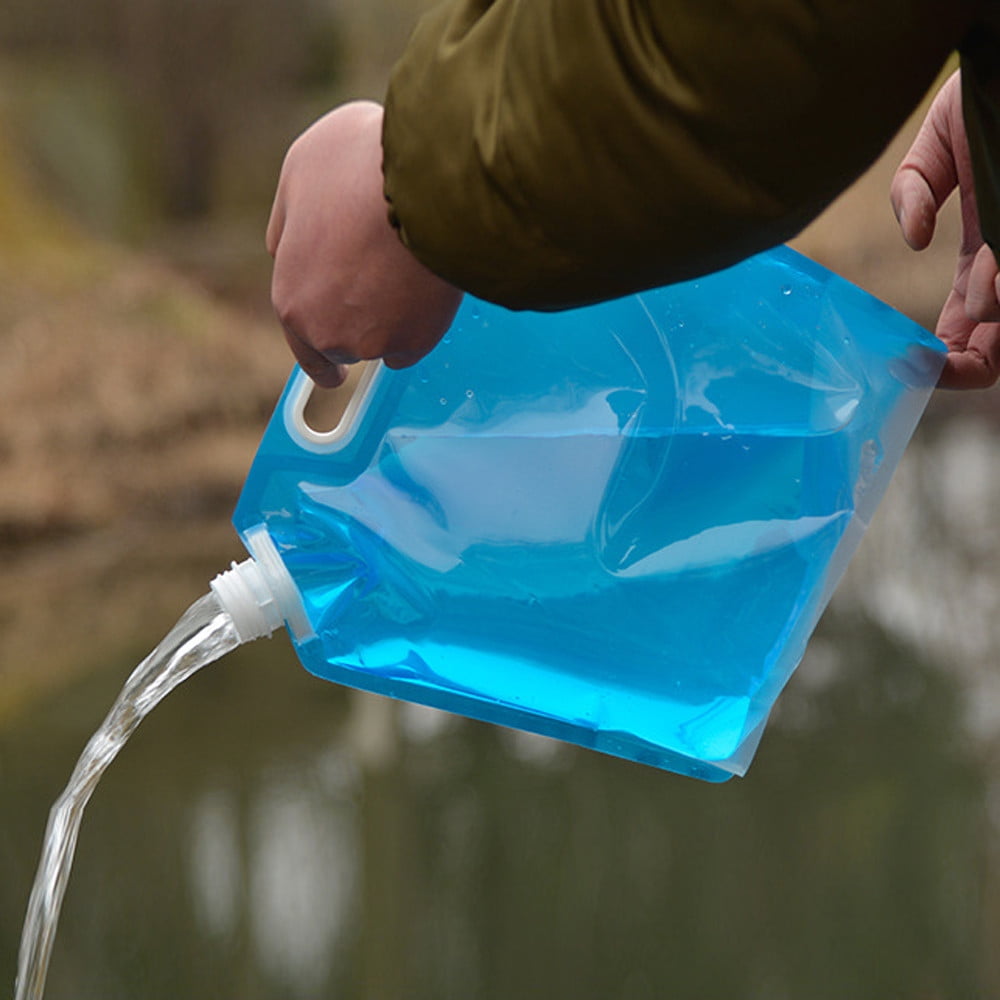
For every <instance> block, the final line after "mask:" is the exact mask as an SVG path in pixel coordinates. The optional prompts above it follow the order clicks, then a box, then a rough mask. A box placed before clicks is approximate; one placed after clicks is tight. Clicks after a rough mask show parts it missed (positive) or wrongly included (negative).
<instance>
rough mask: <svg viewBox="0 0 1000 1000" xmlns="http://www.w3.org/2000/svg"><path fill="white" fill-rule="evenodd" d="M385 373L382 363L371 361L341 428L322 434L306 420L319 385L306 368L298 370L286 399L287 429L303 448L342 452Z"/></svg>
mask: <svg viewBox="0 0 1000 1000" xmlns="http://www.w3.org/2000/svg"><path fill="white" fill-rule="evenodd" d="M385 370H386V369H385V365H383V364H382V362H381V361H369V362H367V363H366V364H365V367H364V371H363V372H362V373H361V378H360V379H359V381H358V384H357V386H356V387H355V390H354V392H353V394H352V395H351V398H350V400H349V401H348V403H347V406H346V408H345V409H344V413H343V416H342V417H341V418H340V420H339V421H338V422H337V426H336V427H334V428H332V429H331V430H328V431H318V430H316V428H315V427H311V426H310V425H309V421H308V420H306V406H307V405H308V403H309V397H310V396H312V393H313V389H314V388H315V383H314V382H313V381H312V379H311V378H309V376H308V375H306V373H305V372H304V371H302V369H298V370H297V371H296V373H295V381H294V382H293V384H292V388H291V389H290V390H289V393H288V397H287V398H286V400H285V411H284V417H285V429H286V430H287V431H288V433H289V435H290V436H291V437H292V439H293V440H295V442H296V443H297V444H298V445H299V446H300V447H302V448H307V449H308V450H309V451H319V452H334V451H338V450H339V449H340V448H342V447H343V446H344V444H346V442H347V441H348V440H349V439H350V435H351V432H352V431H353V429H354V427H355V426H356V424H357V422H358V420H359V419H360V418H361V416H362V414H363V413H364V412H365V410H366V409H367V408H368V403H369V402H370V400H371V397H372V395H373V393H374V387H375V383H376V380H377V379H378V377H379V375H381V374H382V372H383V371H385Z"/></svg>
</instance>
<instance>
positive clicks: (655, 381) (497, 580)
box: [234, 248, 944, 780]
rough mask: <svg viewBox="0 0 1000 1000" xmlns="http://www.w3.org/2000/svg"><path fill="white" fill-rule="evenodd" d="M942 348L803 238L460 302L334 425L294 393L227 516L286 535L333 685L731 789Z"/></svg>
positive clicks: (321, 663) (876, 496)
mask: <svg viewBox="0 0 1000 1000" xmlns="http://www.w3.org/2000/svg"><path fill="white" fill-rule="evenodd" d="M943 357H944V349H943V347H942V346H941V344H940V343H939V342H938V341H937V340H936V339H935V338H933V337H932V336H931V335H930V334H929V333H927V331H925V330H923V329H921V328H920V327H919V326H917V325H916V324H914V323H913V322H911V321H910V320H908V319H906V318H905V317H903V316H902V315H900V314H899V313H897V312H895V311H893V310H892V309H890V308H889V307H888V306H886V305H884V304H883V303H881V302H879V301H878V300H876V299H874V298H872V297H871V296H870V295H868V294H866V293H865V292H863V291H861V290H860V289H858V288H856V287H855V286H853V285H851V284H849V283H848V282H846V281H844V280H843V279H841V278H839V277H837V276H835V275H833V274H831V273H830V272H828V271H826V270H824V269H823V268H821V267H819V266H818V265H816V264H814V263H812V262H810V261H808V260H806V259H805V258H803V257H801V256H800V255H798V254H796V253H794V252H793V251H791V250H789V249H787V248H780V249H778V250H775V251H771V252H768V253H766V254H763V255H760V256H758V257H755V258H752V259H750V260H748V261H746V262H744V263H743V264H740V265H739V266H737V267H734V268H731V269H729V270H726V271H723V272H720V273H718V274H715V275H711V276H709V277H706V278H703V279H700V280H698V281H692V282H688V283H685V284H680V285H675V286H671V287H668V288H664V289H659V290H656V291H652V292H647V293H643V294H640V295H635V296H630V297H628V298H625V299H620V300H616V301H613V302H608V303H603V304H600V305H597V306H590V307H587V308H585V309H579V310H572V311H568V312H563V313H552V314H537V313H514V312H509V311H506V310H504V309H501V308H500V307H497V306H494V305H489V304H486V303H483V302H480V301H477V300H475V299H473V298H469V297H467V298H466V299H465V301H464V303H463V305H462V307H461V309H460V311H459V314H458V316H457V317H456V319H455V322H454V324H453V326H452V329H451V330H450V331H449V333H448V335H447V336H446V337H445V338H444V340H443V341H442V342H441V343H440V344H439V345H438V347H437V348H436V349H435V350H434V351H433V352H432V353H431V354H430V355H429V356H428V357H427V358H425V359H424V360H423V361H422V362H420V363H419V364H418V365H416V366H414V367H412V368H410V369H406V370H403V371H391V370H389V369H387V368H384V367H382V366H377V367H376V369H375V370H374V372H373V377H372V378H371V380H370V382H369V384H368V386H367V388H366V389H365V391H364V393H363V394H362V395H361V396H359V398H358V399H357V400H356V405H355V407H354V410H353V412H352V413H351V414H350V416H349V417H348V419H347V420H346V422H345V424H344V426H342V427H341V428H339V429H338V431H337V432H336V433H334V434H329V435H313V434H309V433H304V432H303V429H302V427H303V425H302V419H301V412H300V411H301V406H300V405H299V404H300V403H301V399H302V396H303V392H304V389H305V384H304V381H303V380H304V379H305V376H303V375H302V374H301V373H300V372H299V373H296V374H295V375H293V377H292V379H291V380H290V382H289V385H288V387H287V389H286V392H285V395H284V397H283V398H282V401H281V402H280V403H279V405H278V409H277V412H276V413H275V416H274V418H273V419H272V421H271V423H270V425H269V426H268V428H267V431H266V433H265V435H264V438H263V440H262V442H261V445H260V449H259V452H258V454H257V457H256V459H255V461H254V464H253V467H252V469H251V472H250V475H249V476H248V478H247V481H246V485H245V487H244V490H243V494H242V497H241V499H240V502H239V505H238V507H237V510H236V513H235V517H234V523H235V525H236V528H237V530H238V531H239V532H240V534H241V536H242V537H243V538H244V540H245V541H246V542H247V546H248V548H249V549H250V551H251V554H253V544H252V538H253V536H254V533H255V532H257V533H259V532H260V531H261V530H266V534H267V537H268V539H269V540H270V542H273V547H274V548H275V549H276V550H277V553H278V554H279V556H280V559H281V561H282V562H283V564H284V566H285V568H286V569H287V572H288V574H290V576H291V579H292V580H293V581H294V583H295V586H296V588H297V590H298V596H299V598H300V601H301V606H300V609H299V610H298V611H297V612H296V614H301V611H302V610H303V609H304V613H305V616H306V618H307V619H308V627H301V625H300V626H299V627H298V628H296V627H291V628H290V631H291V633H292V638H293V641H294V642H295V645H296V649H297V652H298V654H299V657H300V659H301V661H302V663H303V664H304V665H305V666H306V668H308V669H309V670H310V671H312V672H313V673H315V674H317V675H319V676H320V677H324V678H327V679H329V680H332V681H337V682H341V683H344V684H348V685H351V686H354V687H358V688H362V689H366V690H369V691H374V692H378V693H381V694H386V695H390V696H393V697H397V698H404V699H409V700H413V701H417V702H421V703H424V704H428V705H432V706H436V707H438V708H441V709H445V710H448V711H453V712H459V713H462V714H465V715H468V716H471V717H474V718H477V719H482V720H486V721H489V722H495V723H499V724H501V725H506V726H514V727H517V728H521V729H526V730H529V731H532V732H536V733H540V734H543V735H547V736H552V737H555V738H558V739H562V740H567V741H570V742H573V743H576V744H580V745H582V746H586V747H591V748H594V749H596V750H601V751H605V752H607V753H611V754H615V755H618V756H622V757H626V758H629V759H632V760H636V761H640V762H643V763H647V764H652V765H655V766H658V767H663V768H667V769H669V770H673V771H677V772H680V773H683V774H689V775H693V776H696V777H700V778H704V779H708V780H723V779H725V778H727V777H729V776H731V775H733V774H743V773H744V772H745V770H746V768H747V766H748V765H749V763H750V761H751V758H752V756H753V754H754V751H755V750H756V747H757V743H758V741H759V739H760V736H761V733H762V731H763V729H764V726H765V723H766V721H767V717H768V713H769V712H770V710H771V707H772V706H773V704H774V701H775V699H776V698H777V696H778V694H779V692H780V691H781V689H782V687H783V686H784V685H785V683H786V682H787V680H788V678H789V676H790V675H791V674H792V672H793V670H794V669H795V667H796V665H797V664H798V663H799V661H800V660H801V658H802V655H803V652H804V650H805V648H806V644H807V641H808V639H809V637H810V635H811V633H812V632H813V629H814V628H815V625H816V623H817V621H818V619H819V617H820V615H821V613H822V611H823V609H824V607H825V605H826V603H827V601H828V600H829V598H830V595H831V593H832V592H833V589H834V587H835V586H836V583H837V581H838V580H839V578H840V577H841V575H842V573H843V571H844V569H845V567H846V565H847V562H848V560H849V558H850V556H851V554H852V553H853V551H854V550H855V548H856V546H857V544H858V542H859V540H860V538H861V536H862V534H863V532H864V530H865V528H866V526H867V524H868V522H869V520H870V518H871V515H872V513H873V512H874V510H875V508H876V506H877V504H878V502H879V500H880V498H881V497H882V495H883V493H884V491H885V488H886V486H887V484H888V481H889V478H890V476H891V474H892V472H893V470H894V469H895V467H896V465H897V463H898V461H899V458H900V456H901V454H902V452H903V450H904V448H905V446H906V444H907V442H908V440H909V438H910V436H911V434H912V432H913V429H914V427H915V426H916V424H917V422H918V420H919V418H920V415H921V413H922V412H923V409H924V407H925V405H926V403H927V400H928V398H929V396H930V393H931V391H932V389H933V386H934V384H935V382H936V380H937V377H938V375H939V373H940V370H941V366H942V364H943ZM287 618H288V615H286V619H287ZM298 620H299V621H301V619H298Z"/></svg>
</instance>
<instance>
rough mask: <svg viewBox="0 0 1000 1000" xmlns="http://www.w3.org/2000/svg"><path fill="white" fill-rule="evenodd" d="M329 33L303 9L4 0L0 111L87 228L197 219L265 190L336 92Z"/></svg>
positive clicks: (211, 1)
mask: <svg viewBox="0 0 1000 1000" xmlns="http://www.w3.org/2000/svg"><path fill="white" fill-rule="evenodd" d="M338 24H339V21H338V18H337V16H336V12H335V9H334V8H333V7H330V6H327V5H321V4H317V3H315V2H312V0H252V2H249V3H247V2H243V0H73V2H65V0H6V2H5V3H4V9H3V11H2V13H0V52H2V53H3V57H4V62H5V68H4V74H3V76H4V93H5V95H6V100H5V104H6V116H7V118H8V120H9V121H10V123H11V125H12V127H13V129H14V133H15V135H16V136H19V137H20V140H21V143H22V145H23V146H24V147H25V148H26V150H27V152H28V153H29V154H30V155H31V157H32V160H33V162H34V163H35V164H37V166H38V168H39V169H40V170H42V171H43V172H44V175H45V179H46V181H47V182H48V183H49V186H50V188H51V190H53V191H54V192H55V193H56V194H57V195H58V196H59V197H60V198H61V199H62V200H63V201H64V203H66V204H68V205H69V206H70V207H71V208H72V209H74V210H75V211H76V212H78V213H79V214H81V215H82V216H83V218H84V219H85V221H87V222H88V223H89V224H91V225H94V226H97V227H99V228H101V229H103V230H105V231H110V232H112V233H115V234H116V235H118V234H122V235H134V234H135V231H136V230H137V229H141V228H142V227H143V226H148V225H149V223H150V221H151V219H155V218H158V217H165V218H168V219H192V218H199V217H204V216H205V215H207V214H209V213H212V212H217V211H220V210H222V209H224V208H227V207H232V206H234V205H236V206H240V205H245V204H246V202H247V201H251V202H253V201H257V200H259V198H260V197H261V193H262V191H263V190H264V189H265V188H267V187H270V186H271V185H272V184H273V178H274V173H275V170H276V166H277V162H280V155H281V149H282V147H283V145H284V144H285V142H286V141H287V139H288V137H289V135H290V134H292V133H293V132H294V131H295V130H296V129H297V128H299V127H301V125H302V123H303V122H304V120H305V117H306V114H307V111H306V109H305V108H304V105H305V104H307V103H308V101H309V100H310V99H312V100H320V99H321V95H322V94H324V93H332V91H333V89H334V86H335V83H336V80H337V71H338V66H339V65H340V58H339V51H340V48H341V46H340V41H339V36H338ZM276 161H277V162H276Z"/></svg>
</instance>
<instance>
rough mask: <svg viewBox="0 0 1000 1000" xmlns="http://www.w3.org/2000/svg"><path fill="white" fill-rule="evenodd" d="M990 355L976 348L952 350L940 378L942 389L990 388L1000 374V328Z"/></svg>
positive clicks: (939, 382) (939, 386) (939, 384)
mask: <svg viewBox="0 0 1000 1000" xmlns="http://www.w3.org/2000/svg"><path fill="white" fill-rule="evenodd" d="M995 337H996V342H995V345H994V346H993V348H992V349H991V351H990V354H989V355H984V354H981V353H980V352H979V351H977V350H975V349H967V350H964V351H952V352H950V353H949V354H948V357H947V358H946V359H945V364H944V369H943V371H942V372H941V377H940V379H938V388H940V389H989V388H990V387H991V386H993V385H995V384H996V382H997V378H998V376H1000V329H998V330H997V331H996V333H995Z"/></svg>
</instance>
